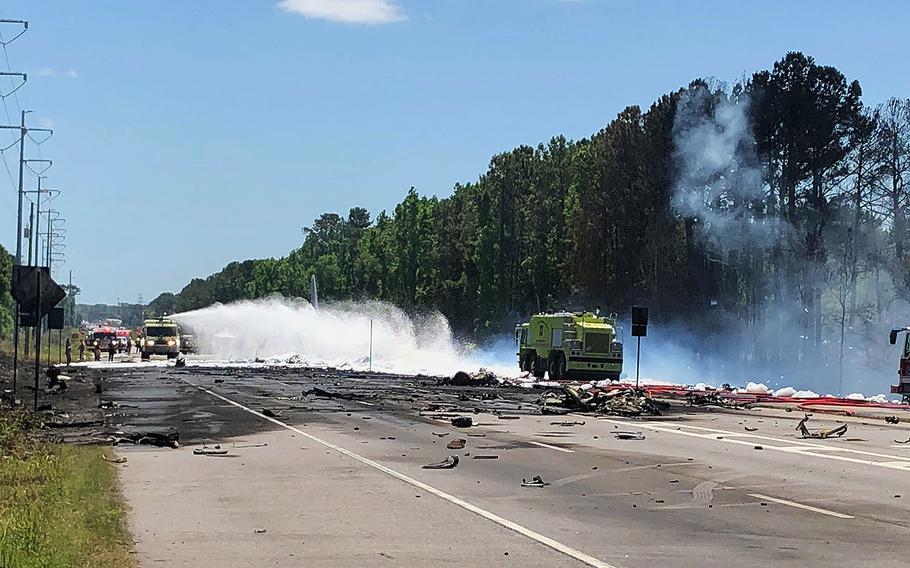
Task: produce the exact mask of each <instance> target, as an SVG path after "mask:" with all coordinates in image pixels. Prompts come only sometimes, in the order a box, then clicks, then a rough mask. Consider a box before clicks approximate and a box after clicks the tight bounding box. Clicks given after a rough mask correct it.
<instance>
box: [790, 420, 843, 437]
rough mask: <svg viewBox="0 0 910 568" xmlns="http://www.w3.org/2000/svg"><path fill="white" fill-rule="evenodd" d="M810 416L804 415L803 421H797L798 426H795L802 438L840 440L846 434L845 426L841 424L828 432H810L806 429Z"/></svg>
mask: <svg viewBox="0 0 910 568" xmlns="http://www.w3.org/2000/svg"><path fill="white" fill-rule="evenodd" d="M810 416H812V415H811V414H806V415H805V416H804V417H803V419H802V420H800V421H799V424H797V425H796V430H797V431H798V432H799V433H800V434H801V435H802V437H803V438H818V439H822V440H823V439H825V438H832V437H837V438H840V437H841V436H843V435H844V434H846V433H847V425H846V424H841V425H840V426H838V427H837V428H831V429H830V430H816V431H814V432H812V431H810V430H809V429H808V428H807V427H806V423H807V422H808V421H809V417H810Z"/></svg>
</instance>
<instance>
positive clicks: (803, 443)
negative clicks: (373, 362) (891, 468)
mask: <svg viewBox="0 0 910 568" xmlns="http://www.w3.org/2000/svg"><path fill="white" fill-rule="evenodd" d="M679 426H680V427H682V428H689V429H691V430H703V431H705V432H713V433H716V434H723V435H725V436H733V437H736V438H754V439H756V440H768V441H771V442H781V443H784V444H796V445H795V446H791V447H790V448H788V449H787V450H786V451H792V452H798V451H800V450H819V451H823V452H824V451H831V452H844V453H849V454H858V455H863V456H871V457H877V458H888V459H891V460H903V459H908V458H906V457H904V456H895V455H891V454H881V453H878V452H869V451H866V450H857V449H855V448H845V447H843V446H840V447H838V446H828V445H824V444H819V443H816V442H810V441H808V440H809V439H807V438H802V439H795V440H794V439H786V438H775V437H773V436H763V435H761V434H750V433H745V434H744V433H742V432H729V431H727V430H718V429H716V428H705V427H703V426H692V425H690V424H680V425H679ZM706 437H707V438H713V437H714V436H706ZM718 439H721V438H718ZM835 440H837V438H832V441H835Z"/></svg>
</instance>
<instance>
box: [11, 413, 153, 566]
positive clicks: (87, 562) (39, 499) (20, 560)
mask: <svg viewBox="0 0 910 568" xmlns="http://www.w3.org/2000/svg"><path fill="white" fill-rule="evenodd" d="M36 426H37V425H36V424H35V423H34V418H32V417H31V415H30V414H28V413H26V412H10V411H6V410H0V488H2V491H0V568H12V567H16V568H45V567H46V568H50V567H57V566H66V567H74V568H76V567H85V568H88V567H92V568H95V567H98V568H107V567H112V568H113V567H118V568H119V567H131V566H135V565H136V560H135V559H134V557H133V556H132V555H131V554H130V551H131V548H132V540H131V538H130V535H129V531H128V529H127V525H126V515H125V511H124V505H123V500H122V498H121V495H120V493H119V489H118V486H117V472H116V470H115V467H114V465H113V464H111V463H108V462H106V461H104V460H103V459H102V456H103V455H108V453H109V450H108V449H106V448H99V447H92V446H68V445H64V444H53V443H47V442H41V441H36V440H35V439H34V437H33V436H32V431H33V429H34V428H35V427H36ZM108 457H109V455H108Z"/></svg>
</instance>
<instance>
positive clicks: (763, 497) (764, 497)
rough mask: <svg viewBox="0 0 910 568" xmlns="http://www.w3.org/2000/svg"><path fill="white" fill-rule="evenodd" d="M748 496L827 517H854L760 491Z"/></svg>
mask: <svg viewBox="0 0 910 568" xmlns="http://www.w3.org/2000/svg"><path fill="white" fill-rule="evenodd" d="M749 497H755V498H756V499H761V500H762V501H771V502H773V503H780V504H781V505H787V506H788V507H796V508H797V509H805V510H806V511H812V512H813V513H821V514H822V515H828V516H829V517H837V518H838V519H855V518H856V517H854V516H853V515H845V514H843V513H838V512H837V511H829V510H828V509H822V508H820V507H813V506H812V505H803V504H802V503H797V502H796V501H787V500H786V499H778V498H777V497H770V496H768V495H762V494H761V493H749Z"/></svg>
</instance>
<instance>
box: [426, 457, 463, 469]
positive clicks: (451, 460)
mask: <svg viewBox="0 0 910 568" xmlns="http://www.w3.org/2000/svg"><path fill="white" fill-rule="evenodd" d="M457 465H458V456H449V457H447V458H446V459H444V460H443V461H441V462H437V463H430V464H427V465H425V466H423V469H452V468H453V467H455V466H457Z"/></svg>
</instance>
